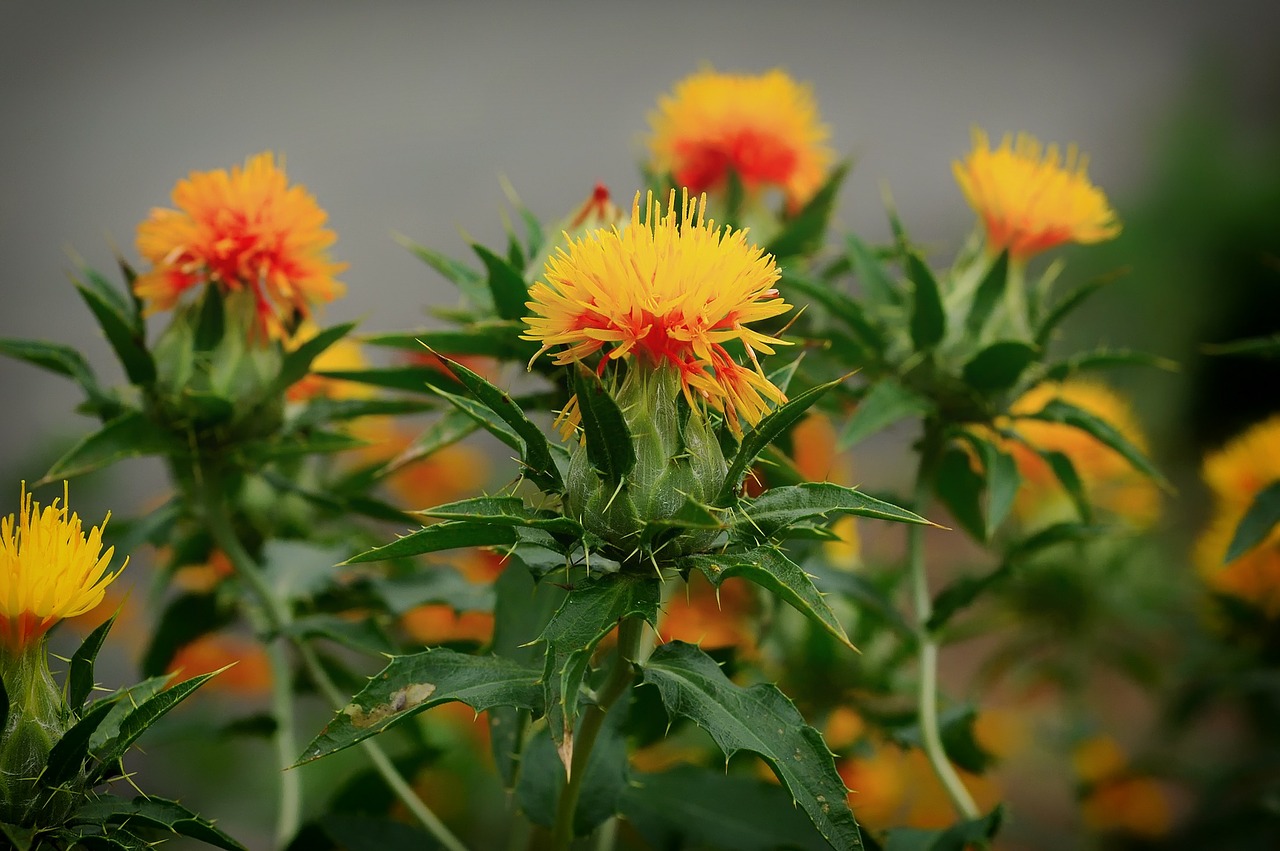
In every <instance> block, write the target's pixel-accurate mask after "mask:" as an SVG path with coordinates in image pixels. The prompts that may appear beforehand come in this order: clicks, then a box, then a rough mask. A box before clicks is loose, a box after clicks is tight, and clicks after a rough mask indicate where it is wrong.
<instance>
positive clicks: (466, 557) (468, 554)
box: [448, 547, 508, 585]
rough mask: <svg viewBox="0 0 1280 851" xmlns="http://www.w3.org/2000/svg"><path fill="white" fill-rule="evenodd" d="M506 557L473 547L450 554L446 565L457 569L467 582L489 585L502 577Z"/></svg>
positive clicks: (505, 566) (505, 565)
mask: <svg viewBox="0 0 1280 851" xmlns="http://www.w3.org/2000/svg"><path fill="white" fill-rule="evenodd" d="M507 560H508V559H507V557H506V556H504V555H501V554H499V553H495V552H494V551H493V550H487V549H481V548H479V547H473V548H471V549H466V550H461V551H460V552H457V553H451V554H450V556H449V558H448V563H449V564H452V565H453V566H454V567H455V568H457V570H458V572H459V573H461V574H462V576H463V578H465V579H466V580H467V581H468V582H472V583H474V584H476V585H489V584H491V583H493V582H494V581H496V580H497V578H498V577H499V576H501V575H502V571H504V570H506V568H507Z"/></svg>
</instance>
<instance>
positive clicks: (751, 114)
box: [649, 68, 835, 210]
mask: <svg viewBox="0 0 1280 851" xmlns="http://www.w3.org/2000/svg"><path fill="white" fill-rule="evenodd" d="M649 124H650V127H651V128H652V131H653V134H652V136H650V138H649V151H650V155H651V157H652V162H651V168H652V169H653V170H654V171H655V172H656V173H658V174H666V173H670V174H671V176H672V177H673V178H674V180H675V182H676V184H677V185H678V186H685V187H688V189H689V191H690V192H694V193H698V192H716V191H723V190H724V188H725V181H726V179H727V178H728V174H729V170H730V169H732V170H733V171H734V172H735V173H737V175H738V178H739V179H740V180H741V181H742V185H743V187H744V188H745V189H746V190H747V192H749V193H755V192H759V191H760V190H762V189H768V188H777V189H780V190H782V192H783V193H784V194H785V196H786V200H787V205H788V207H789V208H790V209H791V210H796V209H798V208H799V207H801V206H803V205H804V203H805V202H807V201H808V200H809V199H810V198H811V197H812V196H813V194H814V192H816V191H817V190H818V188H819V187H820V186H821V185H822V182H823V180H824V179H825V177H826V174H827V170H828V169H829V168H830V167H831V163H832V161H833V160H834V159H835V154H834V152H833V151H832V150H831V148H830V147H829V146H828V145H827V139H828V137H829V135H830V133H829V131H828V130H827V128H826V126H825V125H823V124H822V123H821V121H820V120H819V118H818V107H817V103H816V102H815V100H814V97H813V92H812V90H811V89H810V87H809V86H808V85H806V84H803V83H798V82H796V81H795V80H793V79H792V78H791V77H790V76H789V75H788V74H787V73H786V72H784V71H781V70H778V69H774V70H772V71H768V72H766V73H764V74H760V75H748V74H723V73H720V72H717V71H714V70H711V69H709V68H708V69H705V70H702V71H699V72H697V73H695V74H691V75H690V76H688V77H686V78H684V79H683V80H681V81H680V82H679V83H677V84H676V86H675V88H674V89H673V90H672V92H671V93H670V94H667V95H663V96H662V97H661V98H659V99H658V108H657V110H656V111H655V112H653V113H652V114H651V115H650V116H649Z"/></svg>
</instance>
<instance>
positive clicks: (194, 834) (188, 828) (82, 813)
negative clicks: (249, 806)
mask: <svg viewBox="0 0 1280 851" xmlns="http://www.w3.org/2000/svg"><path fill="white" fill-rule="evenodd" d="M69 822H70V823H71V824H84V825H99V826H101V825H120V826H121V827H125V828H130V829H132V828H133V827H135V826H143V827H153V828H161V829H163V830H165V831H168V832H170V833H175V834H177V835H178V836H186V837H189V838H191V839H197V840H199V841H201V842H203V843H205V844H207V845H212V846H214V847H215V848H224V849H226V851H246V849H245V847H244V846H243V845H241V844H240V843H239V842H237V841H236V840H234V839H232V838H231V837H230V836H228V835H227V834H225V833H223V832H222V831H221V830H219V829H218V828H217V827H215V826H214V825H213V823H212V822H209V821H207V820H205V819H203V818H201V817H200V816H198V815H196V814H195V813H193V812H191V811H190V810H188V809H187V808H186V807H184V806H182V805H181V804H179V803H177V802H175V801H167V800H165V799H164V798H154V797H151V796H149V795H139V796H138V797H136V798H134V799H133V800H131V801H130V800H126V799H124V798H118V797H116V796H115V795H95V796H94V797H93V798H91V799H90V800H89V801H87V802H86V803H84V804H82V805H80V807H79V808H77V809H76V811H75V812H74V813H72V814H71V817H70V819H69Z"/></svg>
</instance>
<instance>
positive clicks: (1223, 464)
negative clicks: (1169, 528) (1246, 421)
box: [1195, 416, 1280, 618]
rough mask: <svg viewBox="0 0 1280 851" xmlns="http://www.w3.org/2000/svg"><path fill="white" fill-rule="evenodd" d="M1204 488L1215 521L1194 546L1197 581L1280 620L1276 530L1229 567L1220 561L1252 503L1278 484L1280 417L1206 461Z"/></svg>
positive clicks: (1279, 529) (1278, 530)
mask: <svg viewBox="0 0 1280 851" xmlns="http://www.w3.org/2000/svg"><path fill="white" fill-rule="evenodd" d="M1203 475H1204V480H1205V483H1206V484H1207V485H1208V486H1209V489H1210V491H1211V492H1212V493H1213V499H1214V516H1213V519H1212V520H1211V521H1210V523H1209V526H1208V527H1207V528H1206V529H1205V531H1204V532H1203V533H1202V534H1201V536H1200V539H1199V540H1198V541H1197V542H1196V549H1195V560H1196V567H1197V568H1198V570H1199V572H1200V576H1201V578H1203V579H1204V581H1205V583H1206V584H1208V585H1209V587H1210V588H1212V589H1213V590H1215V591H1217V592H1219V593H1222V594H1227V595H1230V596H1233V597H1237V598H1239V599H1241V600H1245V601H1247V602H1249V603H1252V604H1253V605H1255V606H1257V607H1258V608H1260V609H1261V610H1262V611H1263V612H1265V613H1266V615H1267V616H1268V617H1271V618H1276V617H1280V526H1277V527H1275V528H1273V529H1272V530H1271V532H1270V534H1268V535H1267V536H1266V537H1265V538H1263V540H1262V541H1261V542H1260V543H1259V544H1258V545H1257V546H1255V547H1253V548H1252V549H1250V550H1249V551H1248V552H1246V553H1244V554H1243V555H1241V556H1240V557H1239V558H1237V559H1235V560H1234V561H1232V562H1231V563H1229V564H1224V563H1223V561H1224V559H1225V558H1226V555H1227V549H1228V547H1230V546H1231V541H1232V539H1233V538H1234V537H1235V533H1236V527H1237V526H1239V524H1240V521H1241V520H1242V519H1243V518H1244V515H1245V512H1246V511H1248V510H1249V506H1251V505H1252V504H1253V501H1254V498H1255V497H1257V495H1258V494H1259V493H1260V492H1261V491H1262V490H1263V489H1264V488H1267V487H1269V486H1270V485H1271V484H1272V483H1274V482H1277V481H1280V416H1273V417H1271V418H1270V419H1267V420H1264V421H1263V422H1260V423H1258V424H1257V425H1254V426H1252V427H1251V428H1249V429H1247V430H1246V431H1245V432H1244V433H1243V434H1241V435H1240V436H1238V437H1236V438H1235V439H1234V440H1232V441H1230V442H1229V443H1228V444H1227V445H1226V446H1224V447H1223V448H1222V449H1220V450H1219V451H1217V452H1214V453H1211V454H1210V455H1209V456H1208V457H1206V458H1205V462H1204V470H1203Z"/></svg>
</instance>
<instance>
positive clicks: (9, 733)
mask: <svg viewBox="0 0 1280 851" xmlns="http://www.w3.org/2000/svg"><path fill="white" fill-rule="evenodd" d="M2 648H3V649H0V676H2V677H3V680H4V689H5V693H6V694H7V696H8V700H9V714H8V716H7V718H6V720H5V725H4V732H3V734H2V735H0V821H3V822H6V823H8V824H18V825H24V826H29V825H32V824H37V823H47V822H49V821H55V820H57V819H60V818H62V817H63V816H65V815H66V814H67V812H68V811H69V810H70V807H71V804H72V802H73V795H74V793H73V792H72V790H71V789H69V788H66V787H60V788H57V789H49V788H47V787H46V786H45V785H44V783H43V781H42V778H41V774H42V772H43V771H44V767H45V765H46V764H47V763H48V761H49V752H50V751H51V750H52V749H53V746H54V744H55V743H56V742H57V741H58V740H59V739H60V738H62V735H63V734H64V733H65V732H66V731H67V730H68V728H69V727H70V723H69V722H70V717H71V713H70V712H69V711H68V710H67V707H66V706H65V704H64V703H63V699H62V693H61V692H60V691H59V689H58V687H57V686H56V685H54V682H53V677H52V676H51V675H50V673H49V662H48V657H47V655H46V651H45V642H44V640H43V639H41V640H37V641H33V642H30V643H29V644H27V645H26V646H24V647H13V646H9V645H8V644H5V645H2Z"/></svg>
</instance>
